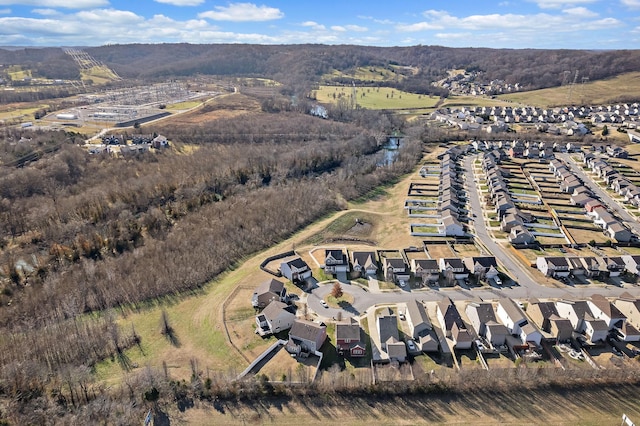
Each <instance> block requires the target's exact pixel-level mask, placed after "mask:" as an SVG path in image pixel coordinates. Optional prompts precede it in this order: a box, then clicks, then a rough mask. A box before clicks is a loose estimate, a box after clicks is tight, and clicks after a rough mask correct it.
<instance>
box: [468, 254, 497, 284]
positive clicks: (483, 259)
mask: <svg viewBox="0 0 640 426" xmlns="http://www.w3.org/2000/svg"><path fill="white" fill-rule="evenodd" d="M463 263H464V265H465V266H466V268H467V269H468V270H469V272H471V273H472V274H473V275H475V276H476V277H477V278H478V279H484V280H490V279H493V278H495V277H497V276H498V263H497V262H496V258H495V257H493V256H477V257H465V258H464V259H463Z"/></svg>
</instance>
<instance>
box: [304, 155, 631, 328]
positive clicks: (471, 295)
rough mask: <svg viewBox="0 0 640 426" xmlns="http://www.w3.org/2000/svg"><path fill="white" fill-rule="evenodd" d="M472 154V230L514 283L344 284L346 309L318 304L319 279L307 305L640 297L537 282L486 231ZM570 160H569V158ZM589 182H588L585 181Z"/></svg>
mask: <svg viewBox="0 0 640 426" xmlns="http://www.w3.org/2000/svg"><path fill="white" fill-rule="evenodd" d="M475 158H476V157H475V156H467V157H466V158H465V159H464V169H465V177H466V188H467V191H468V194H469V195H468V198H469V209H470V211H471V212H476V216H477V217H476V218H474V222H473V223H474V228H475V230H474V232H475V237H476V238H477V240H478V243H479V244H480V245H482V246H484V247H485V248H486V249H487V250H489V251H490V252H491V253H493V255H494V256H495V257H496V259H497V260H498V263H499V264H500V266H501V267H502V268H503V269H504V270H505V271H507V273H508V274H509V275H510V276H511V277H512V278H513V279H514V280H515V281H516V282H517V283H518V285H515V286H513V287H505V288H489V289H487V288H479V289H469V290H467V289H462V288H459V287H456V288H438V289H420V290H417V289H413V290H412V291H410V292H409V291H402V290H400V289H398V290H397V291H393V292H373V291H365V290H363V289H362V288H361V287H360V286H357V285H349V284H343V286H342V289H343V291H344V292H345V293H349V294H352V295H353V296H354V303H353V305H352V306H350V307H346V309H337V308H325V307H323V306H322V305H321V304H320V300H321V299H323V298H324V297H325V296H327V295H328V294H329V293H330V292H331V288H332V287H333V283H327V284H324V283H320V284H319V285H318V286H317V287H316V288H315V289H314V290H313V291H312V294H310V295H309V296H308V298H307V301H308V305H309V308H310V309H311V310H312V311H314V312H316V313H318V315H319V316H321V317H324V318H327V319H333V318H336V317H337V316H338V313H339V312H342V317H343V318H347V317H351V316H359V315H361V314H364V313H365V312H366V311H367V310H368V309H369V308H370V307H372V306H374V305H375V304H379V303H401V302H408V301H410V300H420V301H425V302H437V301H440V300H442V299H444V298H451V299H452V300H472V299H476V298H480V299H483V300H497V299H499V298H501V297H510V298H513V299H528V298H530V297H537V298H541V299H545V298H571V299H583V298H586V297H589V296H591V295H593V294H601V295H603V296H606V297H616V296H619V295H621V294H622V293H624V292H629V293H631V294H632V295H633V296H635V297H640V287H638V286H631V285H626V286H625V287H618V286H613V285H609V286H606V287H604V288H603V287H588V286H584V287H582V286H580V285H576V286H570V285H567V286H566V287H565V288H550V287H545V286H543V285H540V284H538V283H537V282H536V280H535V278H534V277H533V276H532V275H531V274H530V273H529V270H528V268H527V267H525V266H524V265H522V264H521V263H520V262H519V261H518V260H517V259H515V258H514V257H512V255H511V254H510V253H509V250H508V248H506V247H503V246H501V245H500V244H498V243H497V242H496V241H495V240H494V239H493V237H492V236H491V235H489V232H488V231H487V227H486V224H485V223H484V219H483V215H482V211H483V210H482V206H481V202H480V194H479V192H478V188H477V186H476V184H475V181H474V175H473V161H474V160H475ZM569 161H571V160H569ZM573 169H574V172H576V174H577V175H578V177H580V178H581V179H582V180H583V181H584V182H585V183H591V186H592V188H593V189H594V191H595V192H596V194H598V195H599V196H601V197H602V199H603V201H605V202H607V203H611V205H612V206H617V205H618V204H617V203H616V202H615V201H614V200H613V199H611V197H609V196H608V194H607V193H606V192H605V191H603V190H602V189H601V188H600V187H598V186H597V185H595V184H593V181H591V180H590V179H589V178H588V176H586V174H585V173H584V172H582V171H581V170H579V169H578V167H575V166H574V167H573ZM588 186H589V185H588ZM617 213H619V214H620V216H621V217H622V218H623V219H624V220H625V221H627V220H632V222H630V223H629V225H634V229H636V230H638V232H639V233H640V224H638V223H637V222H635V220H634V218H633V217H632V216H631V215H630V214H629V213H628V212H627V211H626V210H624V209H623V208H618V212H617Z"/></svg>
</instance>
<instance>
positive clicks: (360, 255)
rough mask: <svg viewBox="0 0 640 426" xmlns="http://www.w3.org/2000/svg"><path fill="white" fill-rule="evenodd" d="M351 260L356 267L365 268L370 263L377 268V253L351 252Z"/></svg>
mask: <svg viewBox="0 0 640 426" xmlns="http://www.w3.org/2000/svg"><path fill="white" fill-rule="evenodd" d="M351 258H352V259H353V264H354V265H360V266H362V267H363V268H366V267H367V265H368V264H370V263H371V264H373V265H374V266H376V253H375V252H373V251H354V252H351Z"/></svg>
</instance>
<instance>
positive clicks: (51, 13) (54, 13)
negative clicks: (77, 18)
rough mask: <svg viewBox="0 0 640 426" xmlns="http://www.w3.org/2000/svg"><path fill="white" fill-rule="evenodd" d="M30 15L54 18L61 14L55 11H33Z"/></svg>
mask: <svg viewBox="0 0 640 426" xmlns="http://www.w3.org/2000/svg"><path fill="white" fill-rule="evenodd" d="M31 13H33V14H35V15H41V16H56V15H61V14H62V13H61V12H58V11H57V10H55V9H33V10H32V11H31Z"/></svg>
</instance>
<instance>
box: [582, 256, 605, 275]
mask: <svg viewBox="0 0 640 426" xmlns="http://www.w3.org/2000/svg"><path fill="white" fill-rule="evenodd" d="M580 261H581V262H582V266H583V267H584V274H585V275H586V276H587V277H591V278H594V277H599V276H600V275H601V273H602V266H601V265H600V262H599V261H598V259H596V258H595V257H592V256H587V257H581V258H580Z"/></svg>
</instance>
